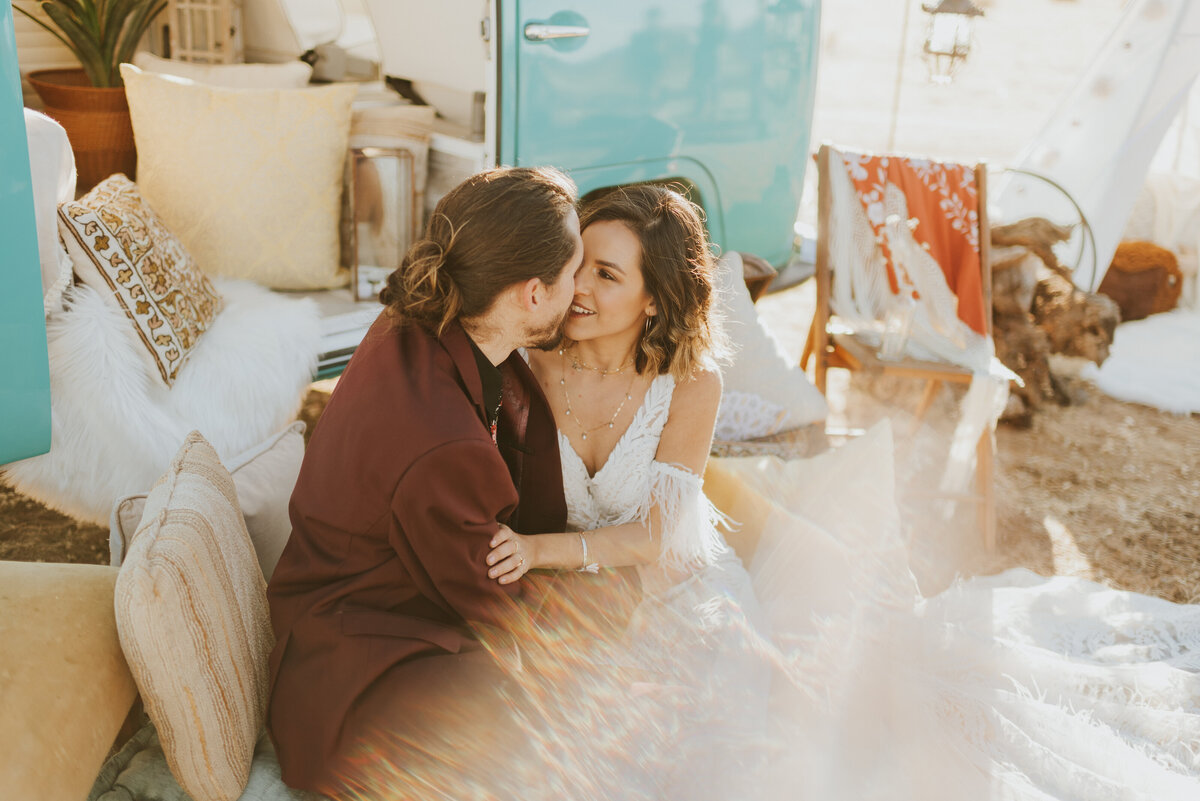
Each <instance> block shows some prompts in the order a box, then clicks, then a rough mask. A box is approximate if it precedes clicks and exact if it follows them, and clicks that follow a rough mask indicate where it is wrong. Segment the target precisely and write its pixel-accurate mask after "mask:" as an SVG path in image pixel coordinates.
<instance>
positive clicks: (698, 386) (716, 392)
mask: <svg viewBox="0 0 1200 801" xmlns="http://www.w3.org/2000/svg"><path fill="white" fill-rule="evenodd" d="M721 387H722V384H721V373H720V372H718V371H717V370H709V369H705V368H698V369H697V370H695V371H693V372H692V374H691V375H689V376H688V377H686V378H684V379H681V380H679V381H676V382H675V397H677V398H678V397H686V398H689V399H690V400H713V399H716V400H720V398H721Z"/></svg>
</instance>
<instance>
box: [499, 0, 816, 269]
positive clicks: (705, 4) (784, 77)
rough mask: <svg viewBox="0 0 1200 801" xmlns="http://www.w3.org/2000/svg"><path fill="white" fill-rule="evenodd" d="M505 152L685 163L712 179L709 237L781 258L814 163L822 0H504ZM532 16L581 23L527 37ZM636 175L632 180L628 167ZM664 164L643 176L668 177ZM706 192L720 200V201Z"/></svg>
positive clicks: (593, 161)
mask: <svg viewBox="0 0 1200 801" xmlns="http://www.w3.org/2000/svg"><path fill="white" fill-rule="evenodd" d="M501 5H502V10H501V15H500V16H501V24H500V36H501V40H500V45H501V46H500V52H501V70H500V74H501V87H500V88H501V98H500V114H501V119H500V123H501V125H500V131H501V133H500V150H499V153H500V159H501V161H502V162H504V163H509V164H553V165H555V166H558V167H562V168H565V169H568V170H570V171H572V172H576V173H577V172H578V171H580V170H584V169H592V168H597V167H604V168H607V169H608V174H609V175H611V176H613V177H614V178H620V170H621V168H622V167H624V168H626V169H627V170H628V172H629V177H628V178H625V179H622V180H620V181H619V182H628V181H633V180H646V176H645V173H646V165H648V164H658V165H669V164H677V163H681V162H682V161H684V160H686V161H687V162H688V163H692V164H695V165H698V167H699V168H700V169H701V170H703V172H704V173H706V174H708V175H709V176H711V179H712V183H713V185H714V186H715V189H716V191H715V192H711V193H709V196H708V197H706V198H705V199H704V201H705V206H706V209H707V211H708V213H709V216H710V219H712V220H720V221H721V224H722V226H723V230H712V231H711V233H712V236H713V239H714V240H716V241H717V243H718V244H719V245H721V246H722V247H723V248H724V249H726V250H743V251H749V252H752V253H757V254H758V255H760V256H762V257H763V258H766V259H767V260H769V261H771V262H773V263H776V264H782V263H783V262H784V261H785V260H786V259H787V257H788V255H789V253H790V251H791V246H792V238H793V231H792V225H793V222H794V221H795V218H796V212H797V209H798V208H799V203H800V193H801V189H802V186H803V180H804V170H805V168H806V166H807V161H808V146H809V128H810V125H811V119H812V108H813V100H814V92H815V86H816V61H817V36H818V31H819V26H820V12H819V2H818V0H608V2H605V3H589V2H583V0H519V1H518V0H509V1H508V2H503V3H502V4H501ZM531 23H535V24H537V23H540V24H550V25H562V26H576V27H582V28H586V29H587V31H588V33H587V35H586V36H585V37H580V38H571V39H558V40H548V41H532V40H530V39H528V38H527V37H526V36H525V35H524V31H525V27H526V26H527V25H529V24H531ZM634 176H639V177H634ZM665 177H671V176H670V175H662V176H650V178H665ZM713 203H719V208H714V207H713V206H712V204H713Z"/></svg>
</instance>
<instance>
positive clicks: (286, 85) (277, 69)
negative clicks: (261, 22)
mask: <svg viewBox="0 0 1200 801" xmlns="http://www.w3.org/2000/svg"><path fill="white" fill-rule="evenodd" d="M133 65H134V66H135V67H137V68H138V69H140V70H144V71H146V72H155V73H158V74H159V75H174V76H175V77H177V78H186V79H187V80H189V81H195V82H196V83H203V84H206V85H208V86H224V87H225V88H227V89H302V88H304V87H305V86H308V81H309V79H310V78H312V67H311V66H309V65H308V64H305V63H304V62H303V61H289V62H287V63H284V64H197V63H193V62H191V61H176V60H175V59H171V58H159V57H158V56H156V55H154V54H153V53H149V52H147V51H145V50H141V51H139V52H137V53H134V55H133Z"/></svg>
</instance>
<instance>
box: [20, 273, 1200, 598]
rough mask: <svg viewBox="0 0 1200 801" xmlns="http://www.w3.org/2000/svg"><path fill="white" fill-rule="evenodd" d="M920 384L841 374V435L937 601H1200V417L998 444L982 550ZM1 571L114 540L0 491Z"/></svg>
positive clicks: (1129, 417) (1084, 390)
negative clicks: (876, 456) (947, 489)
mask: <svg viewBox="0 0 1200 801" xmlns="http://www.w3.org/2000/svg"><path fill="white" fill-rule="evenodd" d="M759 306H760V309H761V312H762V314H763V317H764V319H765V320H766V321H767V323H768V325H769V326H771V327H772V330H773V331H775V332H776V333H777V335H779V337H780V339H781V342H782V344H783V345H784V348H785V350H787V351H788V352H790V353H791V354H793V355H794V354H797V353H798V352H799V350H800V347H801V346H802V344H803V337H804V331H805V330H806V328H807V325H808V321H809V320H810V319H811V308H812V287H811V282H809V283H808V284H802V285H800V286H798V287H795V288H793V289H789V290H786V291H784V292H780V293H777V294H773V295H769V296H768V297H766V298H764V299H763V300H762V301H761V302H760V304H759ZM331 384H332V382H328V381H326V382H321V383H320V384H317V385H314V386H313V388H311V389H310V391H309V395H308V398H307V399H306V402H305V405H304V408H303V409H302V411H301V417H302V418H304V419H307V420H308V421H309V423H310V425H311V423H312V422H313V420H314V419H315V417H316V416H317V415H319V413H320V410H321V409H322V408H323V407H324V402H325V400H326V399H327V397H328V393H329V392H330V390H331V388H332V387H331ZM920 389H921V387H920V386H918V385H916V384H915V382H911V381H899V380H893V381H890V382H887V383H885V382H883V381H881V380H878V379H876V380H871V379H859V378H857V377H855V378H854V379H853V380H851V378H850V376H849V375H848V374H847V373H845V372H843V371H834V372H832V373H831V381H830V390H829V395H830V404H831V408H832V410H833V414H832V417H831V422H832V423H834V424H837V425H844V426H850V427H867V426H869V425H871V424H872V423H873V422H875V421H877V420H879V419H881V418H882V417H885V416H886V417H889V418H891V419H892V421H893V429H894V431H895V432H896V437H897V447H896V452H897V460H898V469H897V476H898V484H899V495H898V497H899V499H900V502H901V506H902V508H903V511H904V514H905V520H906V524H907V526H908V529H909V533H910V536H911V538H912V551H913V560H914V566H915V570H916V572H917V574H918V577H919V578H920V580H921V583H922V587H923V589H924V590H925V591H926V592H936V591H937V590H939V589H941V588H943V587H944V586H945V585H946V584H947V583H948V582H949V581H951V580H952V579H953V578H954V577H955V576H958V575H972V574H978V573H993V572H997V571H999V570H1002V569H1005V568H1009V567H1017V566H1023V567H1027V568H1029V569H1031V570H1034V571H1035V572H1037V573H1041V574H1043V575H1052V574H1060V575H1075V576H1083V577H1087V578H1091V579H1094V580H1097V581H1101V582H1103V583H1105V584H1108V585H1111V586H1113V587H1119V588H1122V589H1130V590H1137V591H1140V592H1145V593H1149V594H1152V595H1158V596H1161V597H1163V598H1167V599H1169V600H1172V601H1189V602H1197V601H1200V462H1198V460H1197V454H1200V416H1190V417H1181V416H1177V415H1173V414H1169V413H1166V412H1161V411H1158V410H1155V409H1151V408H1148V407H1145V406H1139V405H1136V404H1129V403H1122V402H1120V401H1116V400H1113V399H1111V398H1108V397H1107V396H1104V395H1103V394H1101V393H1100V392H1099V391H1097V390H1095V389H1094V388H1091V387H1089V386H1087V385H1083V384H1080V385H1079V386H1077V387H1076V389H1077V392H1076V395H1077V396H1078V399H1079V400H1080V402H1079V403H1077V404H1076V405H1072V406H1069V407H1056V406H1055V407H1048V408H1046V409H1044V410H1043V411H1042V412H1041V413H1039V414H1038V415H1037V416H1036V417H1035V420H1034V424H1033V426H1032V428H1029V429H1025V430H1020V429H1013V428H1007V427H1001V428H1000V430H999V431H998V432H997V436H996V443H997V448H998V450H997V459H996V483H995V490H996V498H997V527H998V534H999V546H998V547H997V549H996V550H995V552H993V553H987V552H986V551H985V550H984V548H983V547H982V542H981V539H980V536H979V532H978V530H977V528H976V525H975V516H974V509H973V508H972V507H970V506H969V505H967V504H962V505H960V506H961V508H960V509H959V511H958V513H957V514H956V515H955V516H954V517H953V518H952V519H950V520H948V521H947V520H945V519H944V518H943V516H942V515H941V514H939V513H937V512H936V510H935V509H934V508H933V507H932V502H931V501H930V500H928V499H927V498H925V496H923V495H922V493H921V489H922V487H923V486H926V485H928V482H930V481H931V480H933V479H935V478H936V475H937V473H938V472H939V470H940V462H939V459H940V458H941V457H942V455H944V453H945V450H946V447H947V443H948V441H949V433H950V431H951V429H952V426H953V422H954V420H955V415H956V408H957V407H956V403H957V398H956V397H955V396H954V395H953V394H952V393H951V392H950V391H949V390H944V391H943V393H942V396H941V397H939V399H938V400H937V402H936V403H935V404H934V406H933V408H932V410H931V411H930V413H929V414H928V416H927V417H926V419H925V421H924V422H923V423H922V425H921V426H920V427H919V429H918V430H917V431H916V432H915V433H912V431H911V429H912V428H913V426H912V416H911V414H910V413H909V410H911V409H913V408H914V407H915V405H916V402H917V398H918V396H919V394H920ZM0 559H9V560H29V561H61V562H86V563H97V564H105V563H107V561H108V531H107V530H106V529H105V528H102V527H99V526H94V525H89V524H82V523H78V522H76V521H73V520H71V519H70V518H67V517H64V516H62V515H59V514H57V513H56V512H53V511H51V510H49V509H47V508H46V507H44V506H42V505H40V504H38V503H36V502H34V501H31V500H29V499H28V498H25V497H23V496H21V495H18V494H17V493H15V492H13V491H12V490H11V489H9V488H7V487H4V486H2V485H0Z"/></svg>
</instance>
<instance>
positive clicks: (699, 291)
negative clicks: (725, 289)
mask: <svg viewBox="0 0 1200 801" xmlns="http://www.w3.org/2000/svg"><path fill="white" fill-rule="evenodd" d="M603 221H613V222H619V223H622V224H624V225H625V226H626V227H627V228H629V230H630V231H632V232H633V234H634V235H635V236H636V237H637V238H638V241H639V242H640V243H641V246H642V254H641V255H642V279H643V280H644V281H645V282H646V291H647V292H649V293H650V296H651V297H652V298H654V305H655V307H656V308H657V311H658V313H657V314H656V315H654V316H653V317H650V318H648V322H647V328H646V330H645V331H644V332H643V334H642V337H641V340H640V341H639V343H638V349H637V354H636V356H635V357H634V365H635V366H636V367H637V370H638V372H639V373H642V372H652V373H670V374H671V375H673V376H674V377H675V379H676V380H683V379H685V378H688V377H690V376H691V375H692V374H693V373H694V372H696V371H697V370H698V369H701V368H707V369H712V368H713V367H715V365H716V363H717V362H718V361H719V360H720V359H722V358H724V356H725V355H726V353H727V352H728V348H727V345H726V339H725V335H724V332H723V330H722V328H721V325H720V321H719V320H718V319H716V318H717V314H716V310H715V308H714V304H713V300H714V296H715V292H714V289H713V280H714V273H715V269H716V268H715V259H714V258H713V254H712V246H711V244H710V243H709V241H708V234H707V233H706V232H705V230H704V212H703V210H701V209H700V207H699V206H697V205H696V204H695V203H692V202H691V201H690V200H688V199H687V198H685V197H684V196H683V195H681V194H679V193H678V192H676V191H674V190H672V189H669V188H667V187H665V186H660V185H657V184H637V185H634V186H626V187H620V188H617V189H613V190H610V191H608V192H605V193H604V194H602V195H599V196H597V197H595V198H588V199H585V200H584V202H583V208H582V209H581V211H580V213H579V227H580V228H581V229H586V228H587V227H588V226H589V225H591V224H592V223H596V222H603Z"/></svg>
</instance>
